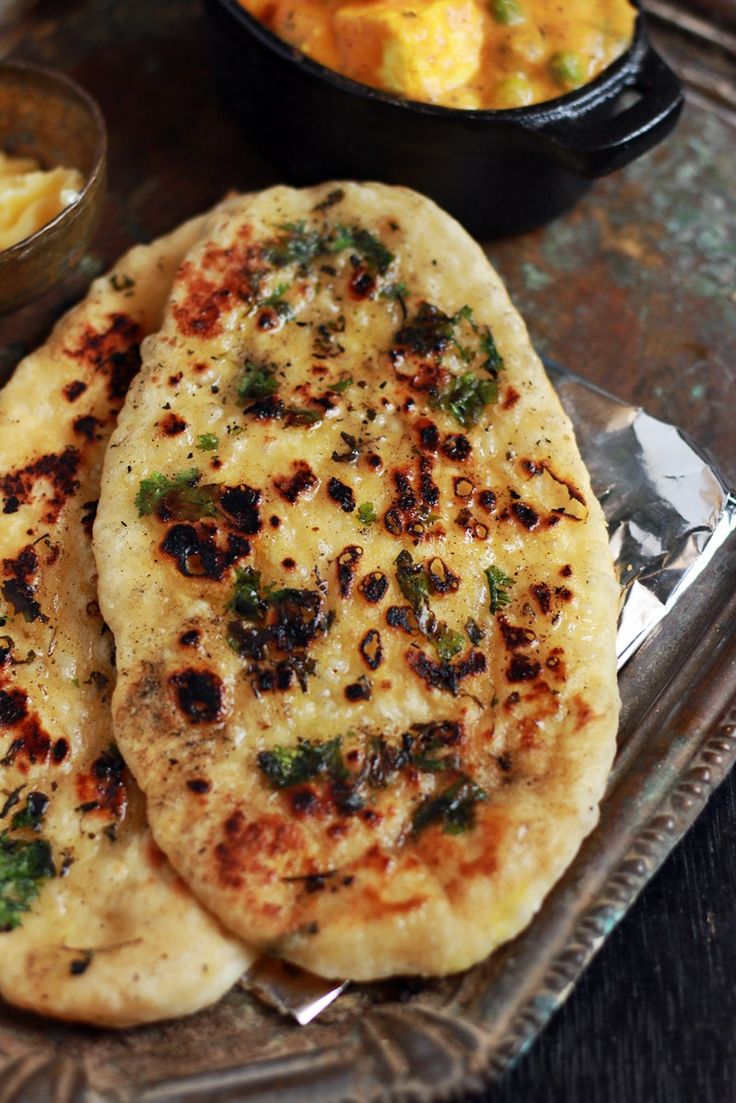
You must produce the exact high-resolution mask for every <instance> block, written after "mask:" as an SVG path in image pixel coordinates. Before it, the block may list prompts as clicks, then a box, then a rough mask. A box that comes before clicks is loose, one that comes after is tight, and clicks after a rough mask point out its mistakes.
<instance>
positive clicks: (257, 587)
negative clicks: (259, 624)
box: [228, 567, 268, 650]
mask: <svg viewBox="0 0 736 1103" xmlns="http://www.w3.org/2000/svg"><path fill="white" fill-rule="evenodd" d="M228 608H229V609H232V611H233V612H234V613H237V614H238V616H241V617H242V618H243V620H251V621H257V620H262V619H263V617H264V616H265V615H266V611H267V609H268V603H267V601H266V599H265V598H264V597H262V596H261V572H260V571H254V570H253V568H252V567H236V569H235V584H234V587H233V595H232V597H231V598H230V601H229V602H228ZM234 650H237V647H235V648H234Z"/></svg>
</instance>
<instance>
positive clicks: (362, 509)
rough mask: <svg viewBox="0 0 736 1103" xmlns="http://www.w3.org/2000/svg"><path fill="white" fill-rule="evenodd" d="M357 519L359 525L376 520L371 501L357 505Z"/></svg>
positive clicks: (371, 523)
mask: <svg viewBox="0 0 736 1103" xmlns="http://www.w3.org/2000/svg"><path fill="white" fill-rule="evenodd" d="M358 520H359V521H360V523H361V525H373V524H375V523H376V521H377V520H378V514H377V513H376V510H375V507H374V505H373V502H363V504H362V505H359V506H358Z"/></svg>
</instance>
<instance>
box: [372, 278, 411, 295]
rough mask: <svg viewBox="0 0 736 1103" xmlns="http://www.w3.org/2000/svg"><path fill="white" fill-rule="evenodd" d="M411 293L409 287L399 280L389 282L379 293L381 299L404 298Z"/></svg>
mask: <svg viewBox="0 0 736 1103" xmlns="http://www.w3.org/2000/svg"><path fill="white" fill-rule="evenodd" d="M408 294H409V288H408V287H407V285H406V284H405V283H404V282H403V280H399V282H398V283H387V284H386V286H385V287H384V288H383V290H382V291H381V292H380V294H379V298H381V299H404V298H406V296H407V295H408Z"/></svg>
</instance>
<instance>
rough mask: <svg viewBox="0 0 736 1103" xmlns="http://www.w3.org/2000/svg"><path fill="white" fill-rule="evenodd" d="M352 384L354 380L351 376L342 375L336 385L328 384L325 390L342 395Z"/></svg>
mask: <svg viewBox="0 0 736 1103" xmlns="http://www.w3.org/2000/svg"><path fill="white" fill-rule="evenodd" d="M354 382H355V380H354V379H353V377H352V375H345V374H343V375H342V376H341V377H340V379H338V380H337V382H336V383H329V384H328V386H327V389H328V391H336V392H337V393H338V394H343V393H344V392H345V391H346V390H347V389H348V387H350V386H351V385H352V384H353V383H354Z"/></svg>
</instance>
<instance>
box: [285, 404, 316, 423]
mask: <svg viewBox="0 0 736 1103" xmlns="http://www.w3.org/2000/svg"><path fill="white" fill-rule="evenodd" d="M284 413H285V414H286V418H287V420H288V422H289V424H290V425H316V424H317V422H318V421H321V420H322V414H321V413H320V411H319V410H310V409H308V408H307V407H306V406H287V407H285V410H284Z"/></svg>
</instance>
